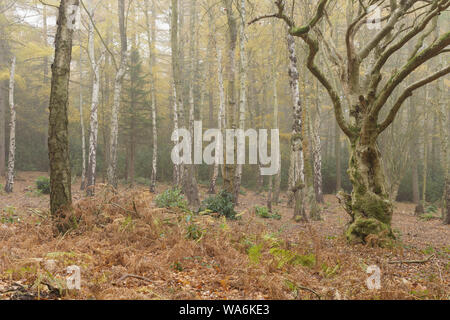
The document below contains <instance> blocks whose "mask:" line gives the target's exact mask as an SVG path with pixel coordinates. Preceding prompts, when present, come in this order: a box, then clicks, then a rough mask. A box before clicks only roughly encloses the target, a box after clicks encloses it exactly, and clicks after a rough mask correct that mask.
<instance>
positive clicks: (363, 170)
mask: <svg viewBox="0 0 450 320" xmlns="http://www.w3.org/2000/svg"><path fill="white" fill-rule="evenodd" d="M365 123H366V124H365V125H364V126H363V128H362V129H361V131H360V134H359V135H357V136H355V137H353V138H352V139H351V155H350V163H349V169H348V174H349V177H350V181H351V183H352V186H353V191H352V194H351V200H350V201H348V202H347V203H346V205H345V208H346V210H347V212H348V213H349V215H350V216H351V218H352V220H351V222H350V225H349V227H348V229H347V232H346V235H347V239H348V240H349V241H351V242H364V241H365V239H366V237H367V236H368V235H370V234H381V233H383V234H385V235H392V232H391V229H390V225H391V220H392V214H393V205H392V202H391V201H390V199H389V195H388V194H387V192H386V187H385V186H386V184H385V178H384V173H383V167H382V164H381V154H380V151H379V149H378V146H377V137H378V134H377V130H376V121H372V120H370V119H366V121H365ZM374 124H375V125H374Z"/></svg>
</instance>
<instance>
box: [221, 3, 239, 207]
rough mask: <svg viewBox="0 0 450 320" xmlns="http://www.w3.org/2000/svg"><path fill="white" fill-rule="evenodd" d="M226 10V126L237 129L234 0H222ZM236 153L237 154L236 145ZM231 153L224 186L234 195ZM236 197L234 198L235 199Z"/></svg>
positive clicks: (234, 166)
mask: <svg viewBox="0 0 450 320" xmlns="http://www.w3.org/2000/svg"><path fill="white" fill-rule="evenodd" d="M222 1H223V5H224V7H225V10H226V15H227V24H228V48H227V51H228V55H227V56H228V61H227V65H226V82H227V84H226V87H227V98H226V99H227V106H226V111H225V112H226V128H227V129H236V127H237V126H236V88H235V83H236V80H235V77H236V44H237V23H236V17H235V14H234V10H233V1H232V0H222ZM234 151H235V152H234V154H236V145H235V150H234ZM230 158H231V155H229V154H227V155H226V157H225V165H224V170H223V183H224V185H223V187H224V190H225V191H226V192H228V193H230V194H232V195H233V196H234V195H235V194H236V189H235V187H236V184H235V176H236V165H235V164H234V163H235V162H234V158H233V159H230ZM235 200H236V199H234V201H235Z"/></svg>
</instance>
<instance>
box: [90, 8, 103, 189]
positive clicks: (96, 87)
mask: <svg viewBox="0 0 450 320" xmlns="http://www.w3.org/2000/svg"><path fill="white" fill-rule="evenodd" d="M89 9H90V10H89V11H90V15H91V17H93V15H94V10H93V4H92V0H91V1H90V2H89ZM88 34H89V40H88V41H89V43H88V52H89V60H90V62H91V66H92V73H93V83H92V100H91V117H90V129H89V160H88V171H87V185H86V193H87V195H89V196H93V195H94V194H95V178H96V168H97V144H98V104H99V93H100V61H101V59H102V58H103V55H102V56H101V57H100V59H99V60H98V61H97V60H96V57H95V45H94V25H93V23H92V21H91V19H89V27H88Z"/></svg>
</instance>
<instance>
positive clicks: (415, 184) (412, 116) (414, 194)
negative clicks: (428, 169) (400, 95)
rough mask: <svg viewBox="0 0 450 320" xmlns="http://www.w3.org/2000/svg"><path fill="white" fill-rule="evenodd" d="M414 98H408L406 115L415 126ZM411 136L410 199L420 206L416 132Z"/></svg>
mask: <svg viewBox="0 0 450 320" xmlns="http://www.w3.org/2000/svg"><path fill="white" fill-rule="evenodd" d="M415 99H416V98H415V96H412V97H410V98H409V109H410V112H409V113H408V116H409V122H410V123H411V124H414V125H415V124H417V119H416V103H415V102H416V101H415ZM412 134H413V136H412V137H411V142H410V154H411V155H412V157H411V171H412V174H411V178H412V186H411V187H412V198H413V203H415V204H416V205H419V204H420V192H419V172H418V168H417V154H418V151H417V131H416V130H413V132H412Z"/></svg>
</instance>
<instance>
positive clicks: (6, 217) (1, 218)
mask: <svg viewBox="0 0 450 320" xmlns="http://www.w3.org/2000/svg"><path fill="white" fill-rule="evenodd" d="M16 222H19V217H17V215H16V208H14V207H11V206H7V207H5V208H3V209H2V211H1V212H0V223H3V224H13V223H16Z"/></svg>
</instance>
